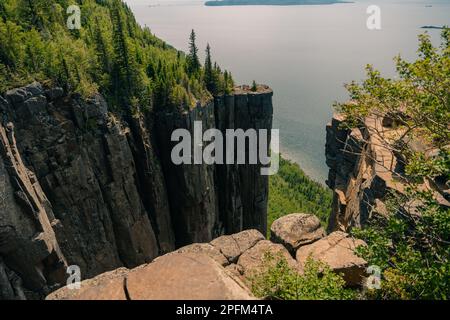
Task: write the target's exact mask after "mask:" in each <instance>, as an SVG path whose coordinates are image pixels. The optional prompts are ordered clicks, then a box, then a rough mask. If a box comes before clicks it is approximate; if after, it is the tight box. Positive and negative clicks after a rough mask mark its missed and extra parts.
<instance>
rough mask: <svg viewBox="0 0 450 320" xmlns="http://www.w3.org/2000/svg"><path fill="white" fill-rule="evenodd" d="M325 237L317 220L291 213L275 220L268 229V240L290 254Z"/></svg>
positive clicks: (304, 214)
mask: <svg viewBox="0 0 450 320" xmlns="http://www.w3.org/2000/svg"><path fill="white" fill-rule="evenodd" d="M324 236H325V230H324V229H323V228H322V225H321V224H320V220H319V218H317V217H316V216H315V215H312V214H306V213H292V214H288V215H286V216H283V217H281V218H279V219H277V220H275V221H274V222H273V224H272V226H271V228H270V240H272V241H273V242H276V243H281V244H282V245H284V246H285V247H286V248H287V249H288V250H289V251H290V252H291V254H293V255H295V252H296V250H297V249H298V248H299V247H300V246H303V245H305V244H309V243H312V242H314V241H316V240H319V239H321V238H323V237H324Z"/></svg>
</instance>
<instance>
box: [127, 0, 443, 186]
mask: <svg viewBox="0 0 450 320" xmlns="http://www.w3.org/2000/svg"><path fill="white" fill-rule="evenodd" d="M126 2H128V3H129V5H130V6H131V8H132V10H133V11H134V13H135V15H136V17H137V20H138V22H139V23H141V24H142V25H147V26H149V27H150V28H151V30H152V32H153V33H155V34H156V35H157V36H159V37H160V38H162V39H164V40H166V41H167V42H168V43H170V44H171V45H173V46H175V47H176V48H178V49H182V50H187V49H188V44H187V42H188V41H187V39H188V36H189V33H190V30H191V29H195V31H196V33H197V38H198V45H199V47H200V48H205V47H206V43H207V42H209V43H210V44H211V47H212V53H213V59H215V60H216V61H217V62H218V63H219V64H220V65H221V66H222V67H223V68H226V69H229V70H231V71H232V72H233V75H234V78H235V80H236V82H238V83H251V81H252V80H256V81H257V82H258V83H266V84H268V85H270V86H271V87H272V88H273V89H274V107H275V114H274V128H278V129H280V136H281V150H282V152H283V153H284V154H285V156H287V157H288V158H290V159H292V160H294V161H296V162H297V163H299V164H300V166H301V167H302V168H303V170H304V171H305V172H306V173H307V174H308V175H309V176H311V177H312V178H313V179H315V180H317V181H320V182H323V181H324V180H325V178H326V175H327V171H328V170H327V167H326V165H325V156H324V148H325V147H324V145H325V125H326V124H327V122H328V121H329V120H330V117H331V115H332V107H331V106H332V103H333V101H336V100H338V101H343V100H345V99H346V98H347V95H346V92H345V90H344V88H343V84H344V83H345V82H350V81H351V80H353V79H354V80H360V79H362V78H363V77H364V66H365V65H366V64H367V63H371V64H373V65H374V66H375V67H376V68H378V69H380V70H381V71H382V72H383V73H384V74H385V75H386V76H390V77H391V76H394V64H393V60H392V58H393V57H394V56H395V55H397V54H399V53H401V54H402V56H403V57H405V58H407V59H413V58H414V57H415V56H416V49H417V35H418V34H419V33H421V32H424V30H422V29H420V27H421V26H423V25H450V1H447V0H441V1H435V2H433V1H426V4H430V3H433V6H432V7H425V2H418V1H416V2H398V3H391V2H390V1H369V2H359V3H353V4H336V5H325V6H287V7H278V6H242V7H236V6H235V7H205V6H203V4H202V3H200V2H189V1H183V2H173V1H151V0H128V1H126ZM377 3H378V4H379V5H380V7H381V22H382V30H380V31H369V30H368V29H367V28H366V19H367V17H368V15H367V14H366V9H367V6H368V5H369V4H377ZM428 32H429V33H430V34H431V35H432V37H433V41H435V42H438V41H439V33H440V31H439V30H429V31H428ZM202 51H203V50H202ZM202 53H203V52H202Z"/></svg>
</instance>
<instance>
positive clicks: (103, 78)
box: [0, 0, 233, 110]
mask: <svg viewBox="0 0 450 320" xmlns="http://www.w3.org/2000/svg"><path fill="white" fill-rule="evenodd" d="M71 5H77V6H78V7H79V8H80V13H81V16H80V17H81V28H80V29H73V30H71V29H69V28H68V26H67V20H68V19H69V18H70V16H71V14H73V12H71V11H69V12H68V11H67V9H68V8H69V7H70V6H71ZM186 36H188V35H186ZM190 41H191V43H190V45H191V52H190V53H188V54H187V55H186V54H184V53H183V52H180V51H177V50H175V49H174V48H172V47H171V46H169V45H168V44H167V43H165V42H164V41H162V40H160V39H158V38H157V37H155V36H154V35H153V34H152V33H151V31H150V29H148V28H147V27H145V28H142V27H141V26H139V24H138V23H137V22H136V20H135V18H134V16H133V14H132V12H131V10H130V9H129V8H128V7H127V6H126V5H125V4H124V3H123V2H122V1H120V0H78V1H75V0H2V1H1V2H0V44H1V45H0V92H4V91H5V90H7V89H9V88H12V87H17V86H19V85H23V84H26V83H29V82H31V81H33V80H38V81H41V82H44V83H48V84H53V85H59V86H62V87H63V88H64V89H66V91H67V92H78V93H81V94H82V95H84V96H90V95H92V94H93V93H96V92H100V93H102V94H103V95H104V96H105V97H106V98H107V99H108V100H109V102H110V103H111V105H112V106H121V107H123V106H128V107H129V108H130V109H131V110H134V108H137V107H139V108H143V109H144V108H181V109H183V108H189V107H192V106H194V105H195V104H196V103H197V101H204V100H206V99H209V98H210V97H211V94H213V95H214V94H222V93H229V92H230V90H231V89H232V87H233V79H232V77H231V75H230V74H229V73H228V72H222V71H221V70H220V67H219V66H218V65H217V64H215V65H213V67H211V68H209V69H207V70H206V71H207V74H205V69H204V68H203V67H202V66H201V64H200V62H199V61H198V57H197V56H196V54H197V51H198V48H197V47H196V44H195V33H194V32H193V31H192V34H191V39H190ZM208 51H209V52H210V51H211V49H210V48H209V49H208ZM193 54H195V56H193ZM210 61H211V56H210V54H209V62H210ZM209 62H208V63H209ZM193 63H194V65H195V64H196V67H195V68H192V65H193ZM205 79H206V81H205ZM212 82H213V85H211V83H212ZM207 87H209V88H210V89H213V90H212V91H208V90H207Z"/></svg>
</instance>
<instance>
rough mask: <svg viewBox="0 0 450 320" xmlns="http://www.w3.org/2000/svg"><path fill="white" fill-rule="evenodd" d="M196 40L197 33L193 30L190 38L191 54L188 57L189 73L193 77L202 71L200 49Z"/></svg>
mask: <svg viewBox="0 0 450 320" xmlns="http://www.w3.org/2000/svg"><path fill="white" fill-rule="evenodd" d="M195 40H196V35H195V31H194V29H192V31H191V35H190V36H189V54H188V56H187V71H188V72H189V74H191V75H192V74H195V73H197V72H198V71H199V70H200V60H199V59H198V48H197V44H196V43H195Z"/></svg>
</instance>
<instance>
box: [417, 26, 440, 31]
mask: <svg viewBox="0 0 450 320" xmlns="http://www.w3.org/2000/svg"><path fill="white" fill-rule="evenodd" d="M421 28H422V29H439V30H442V29H444V27H439V26H423V27H421Z"/></svg>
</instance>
